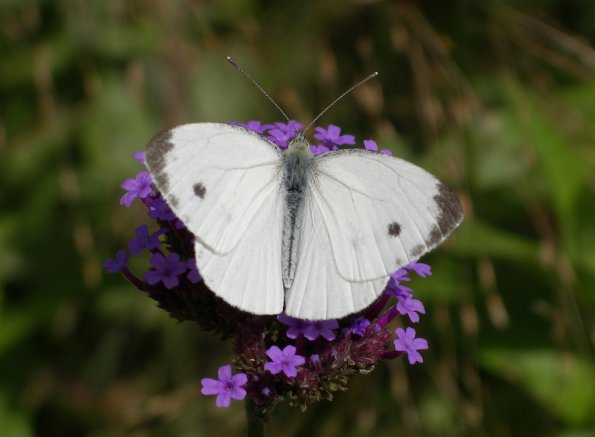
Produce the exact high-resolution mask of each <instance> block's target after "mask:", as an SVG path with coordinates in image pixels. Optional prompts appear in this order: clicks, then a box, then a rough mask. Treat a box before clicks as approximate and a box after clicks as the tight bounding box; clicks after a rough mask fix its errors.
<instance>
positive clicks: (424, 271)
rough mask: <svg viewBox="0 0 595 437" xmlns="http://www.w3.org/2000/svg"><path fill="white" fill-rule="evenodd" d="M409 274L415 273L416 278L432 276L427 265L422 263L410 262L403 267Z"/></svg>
mask: <svg viewBox="0 0 595 437" xmlns="http://www.w3.org/2000/svg"><path fill="white" fill-rule="evenodd" d="M405 268H406V269H407V270H409V271H410V272H415V273H417V276H420V277H422V278H425V277H426V276H431V275H432V269H431V267H430V266H429V265H427V264H424V263H418V262H412V263H411V264H409V265H408V266H407V267H405Z"/></svg>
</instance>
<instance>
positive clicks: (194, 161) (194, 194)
mask: <svg viewBox="0 0 595 437" xmlns="http://www.w3.org/2000/svg"><path fill="white" fill-rule="evenodd" d="M146 163H147V166H148V167H149V170H150V171H151V174H152V176H153V180H154V182H155V185H156V186H157V188H158V189H159V191H160V192H161V194H162V195H163V197H164V198H165V199H166V201H167V203H168V205H169V206H170V207H171V208H172V210H173V212H174V213H175V214H176V216H177V217H178V218H180V219H181V220H182V222H183V223H184V225H185V226H186V227H187V228H188V230H189V231H190V232H192V234H194V236H195V239H196V243H195V252H196V260H197V266H198V269H199V271H200V273H201V275H202V277H203V279H204V280H205V283H206V285H207V286H208V287H209V288H210V289H212V290H213V291H214V292H215V293H216V294H217V295H219V296H220V297H222V298H223V299H225V300H226V301H227V302H229V303H230V304H232V305H234V306H237V307H239V308H241V309H243V310H246V311H250V312H254V313H258V314H275V313H279V312H280V311H281V310H282V308H283V285H282V279H281V263H280V262H279V260H280V259H281V254H280V251H281V234H282V223H283V215H282V212H283V205H282V195H281V194H282V193H281V180H282V179H281V176H280V174H279V172H280V171H281V170H280V165H281V152H280V151H279V149H278V148H277V147H276V146H275V145H273V144H272V143H270V142H269V141H267V140H266V139H264V138H262V137H260V136H259V135H257V134H255V133H254V132H251V131H249V130H246V129H243V128H241V127H238V126H231V125H226V124H219V123H196V124H187V125H182V126H178V127H175V128H173V129H171V130H168V131H166V132H164V133H162V134H160V135H158V136H157V137H155V138H154V139H153V140H152V141H151V142H150V143H149V146H148V148H147V153H146Z"/></svg>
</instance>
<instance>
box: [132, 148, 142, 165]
mask: <svg viewBox="0 0 595 437" xmlns="http://www.w3.org/2000/svg"><path fill="white" fill-rule="evenodd" d="M134 159H136V160H137V161H138V162H139V163H140V165H143V166H144V165H145V152H143V151H140V152H136V153H135V154H134Z"/></svg>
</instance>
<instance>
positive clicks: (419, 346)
mask: <svg viewBox="0 0 595 437" xmlns="http://www.w3.org/2000/svg"><path fill="white" fill-rule="evenodd" d="M395 334H397V339H396V340H395V350H397V351H399V352H407V358H409V364H415V363H423V362H424V360H423V358H422V357H421V354H420V353H419V352H418V350H424V349H427V348H428V342H427V341H426V340H424V339H423V338H415V329H413V328H407V330H406V331H405V330H403V329H402V328H397V329H396V330H395Z"/></svg>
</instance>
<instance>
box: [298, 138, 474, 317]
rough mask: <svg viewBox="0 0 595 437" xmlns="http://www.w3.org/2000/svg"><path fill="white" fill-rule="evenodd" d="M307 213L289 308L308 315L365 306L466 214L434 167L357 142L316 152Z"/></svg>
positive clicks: (304, 210)
mask: <svg viewBox="0 0 595 437" xmlns="http://www.w3.org/2000/svg"><path fill="white" fill-rule="evenodd" d="M301 213H302V214H303V215H302V221H303V224H304V225H303V229H302V235H301V238H300V251H299V257H298V261H297V268H296V274H295V277H294V279H293V282H292V285H291V287H290V289H289V291H288V292H287V302H286V312H287V314H289V315H291V316H294V317H299V318H306V319H329V318H338V317H342V316H345V315H347V314H350V313H353V312H356V311H359V310H361V309H363V308H365V307H366V306H367V305H369V304H370V303H372V302H373V301H374V300H375V299H376V298H377V297H378V296H379V295H380V293H382V291H383V289H384V287H385V286H386V283H387V281H388V279H389V276H390V274H391V273H392V272H394V271H395V270H397V269H399V268H400V267H403V266H405V265H407V264H409V263H410V262H412V261H414V260H416V259H418V258H419V257H420V256H421V255H423V254H424V253H426V252H428V251H429V250H431V249H433V248H434V247H436V246H437V245H438V244H440V242H442V241H443V240H444V239H445V238H446V237H447V236H448V235H449V234H450V233H451V232H452V231H453V230H454V229H455V228H456V227H457V226H458V225H459V223H460V222H461V220H462V218H463V214H462V210H461V207H460V204H459V202H458V199H457V198H456V196H455V195H454V193H452V191H450V190H449V189H448V188H447V187H446V186H445V185H444V184H442V183H441V182H440V181H439V180H438V179H436V178H435V177H434V176H432V175H431V174H430V173H428V172H426V171H425V170H423V169H421V168H419V167H417V166H415V165H413V164H411V163H409V162H407V161H403V160H401V159H399V158H395V157H392V156H386V155H382V154H379V153H372V152H368V151H364V150H357V149H350V150H343V151H338V152H334V153H327V154H322V155H318V156H316V157H315V158H314V164H313V167H312V172H311V176H310V179H309V181H308V189H307V191H306V200H305V201H304V207H303V208H302V211H301Z"/></svg>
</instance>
